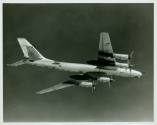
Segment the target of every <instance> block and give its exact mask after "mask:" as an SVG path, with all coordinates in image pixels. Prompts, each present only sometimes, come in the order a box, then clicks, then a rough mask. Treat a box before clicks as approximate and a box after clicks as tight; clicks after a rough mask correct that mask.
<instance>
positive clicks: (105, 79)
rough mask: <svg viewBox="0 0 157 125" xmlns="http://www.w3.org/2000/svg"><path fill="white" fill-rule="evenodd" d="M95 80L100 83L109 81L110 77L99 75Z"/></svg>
mask: <svg viewBox="0 0 157 125" xmlns="http://www.w3.org/2000/svg"><path fill="white" fill-rule="evenodd" d="M97 81H98V82H101V83H106V82H110V81H111V79H110V78H108V77H99V78H98V80H97Z"/></svg>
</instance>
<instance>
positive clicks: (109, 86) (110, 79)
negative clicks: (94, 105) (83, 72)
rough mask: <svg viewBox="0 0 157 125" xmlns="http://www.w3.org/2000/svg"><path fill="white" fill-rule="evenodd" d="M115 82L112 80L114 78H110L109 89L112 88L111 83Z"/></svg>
mask: <svg viewBox="0 0 157 125" xmlns="http://www.w3.org/2000/svg"><path fill="white" fill-rule="evenodd" d="M114 81H115V80H114V79H113V78H112V76H111V78H110V81H109V82H108V86H109V88H111V82H114Z"/></svg>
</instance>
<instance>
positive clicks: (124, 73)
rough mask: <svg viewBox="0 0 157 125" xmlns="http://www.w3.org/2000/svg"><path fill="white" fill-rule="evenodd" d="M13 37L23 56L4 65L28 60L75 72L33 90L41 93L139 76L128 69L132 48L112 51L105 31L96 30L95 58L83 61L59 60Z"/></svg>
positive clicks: (33, 63)
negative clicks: (50, 84)
mask: <svg viewBox="0 0 157 125" xmlns="http://www.w3.org/2000/svg"><path fill="white" fill-rule="evenodd" d="M17 40H18V42H19V45H20V47H21V49H22V51H23V54H24V58H23V59H22V60H20V61H17V62H15V63H12V64H8V66H20V65H23V64H29V65H35V66H40V67H48V68H52V69H57V70H62V71H70V72H75V73H78V74H75V75H71V76H70V80H67V81H64V82H61V83H59V84H56V85H54V86H51V87H49V88H46V89H43V90H40V91H37V92H36V93H37V94H44V93H48V92H52V91H55V90H59V89H63V88H67V87H71V86H80V87H88V88H92V92H93V91H94V90H95V87H96V85H97V84H98V83H102V84H103V83H104V84H105V83H108V85H109V88H110V82H112V81H114V79H113V78H112V76H120V77H131V78H140V77H141V76H142V73H141V72H140V71H137V70H134V69H132V65H131V63H130V62H131V59H132V55H133V51H132V52H131V53H130V54H129V55H128V54H118V53H114V52H113V49H112V45H111V41H110V37H109V33H107V32H100V41H99V50H98V57H97V59H94V60H89V61H87V63H86V64H80V63H68V62H59V61H56V60H51V59H48V58H45V57H44V56H43V55H42V54H40V53H39V52H38V51H37V50H36V49H35V48H34V46H33V45H31V44H30V43H29V42H28V41H27V40H26V39H25V38H17ZM117 60H120V61H122V60H123V61H127V63H122V62H118V61H117Z"/></svg>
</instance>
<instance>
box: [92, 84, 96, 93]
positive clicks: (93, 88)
mask: <svg viewBox="0 0 157 125" xmlns="http://www.w3.org/2000/svg"><path fill="white" fill-rule="evenodd" d="M95 89H96V87H95V85H92V93H93V92H94V91H95Z"/></svg>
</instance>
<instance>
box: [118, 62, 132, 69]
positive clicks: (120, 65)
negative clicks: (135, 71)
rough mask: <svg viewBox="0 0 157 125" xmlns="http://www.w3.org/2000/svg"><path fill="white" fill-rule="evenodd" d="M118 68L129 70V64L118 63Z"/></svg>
mask: <svg viewBox="0 0 157 125" xmlns="http://www.w3.org/2000/svg"><path fill="white" fill-rule="evenodd" d="M116 66H118V67H120V68H129V64H128V63H119V62H116ZM131 66H132V65H131Z"/></svg>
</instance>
